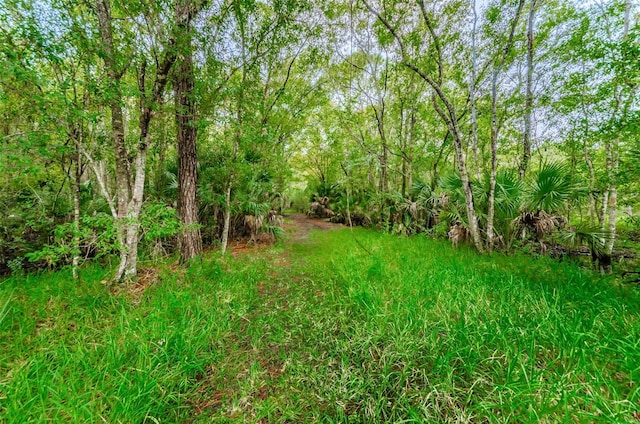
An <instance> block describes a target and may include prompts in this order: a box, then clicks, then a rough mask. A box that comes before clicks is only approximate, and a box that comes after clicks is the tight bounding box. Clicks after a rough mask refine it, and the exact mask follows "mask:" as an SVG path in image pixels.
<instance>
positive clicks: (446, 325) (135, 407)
mask: <svg viewBox="0 0 640 424" xmlns="http://www.w3.org/2000/svg"><path fill="white" fill-rule="evenodd" d="M354 237H357V239H358V242H356V241H355V239H354ZM361 246H362V247H361ZM365 249H366V250H365ZM105 275H106V274H105V271H103V270H100V269H98V268H89V269H85V270H83V274H82V277H83V278H82V281H81V282H79V283H76V282H73V280H72V279H71V278H70V275H69V274H68V273H64V272H60V273H55V274H43V275H41V276H28V277H24V278H12V279H10V280H8V281H5V282H4V283H2V284H1V285H0V317H2V320H0V348H1V349H0V355H1V356H0V376H2V377H0V421H3V422H22V421H28V420H32V421H53V422H67V421H73V422H100V421H106V422H118V421H120V422H154V421H155V420H157V421H159V422H185V421H186V422H203V423H204V422H258V421H260V420H261V419H263V420H266V421H264V422H285V421H287V420H289V421H290V422H291V421H293V422H312V421H321V422H347V421H349V422H400V421H402V422H478V421H490V422H514V421H520V422H563V421H567V422H587V421H594V422H600V421H607V422H633V421H634V420H637V419H638V418H639V417H640V406H639V402H640V394H639V389H638V381H640V341H639V340H640V319H639V318H640V295H639V293H638V291H637V290H634V289H629V288H621V287H617V286H615V285H613V284H612V283H611V282H609V281H607V280H606V279H601V278H600V277H597V276H595V275H594V274H592V273H591V272H590V271H588V270H583V269H579V268H577V267H574V266H572V265H570V264H565V263H557V262H553V261H550V260H546V259H540V260H534V259H531V258H529V257H524V256H522V257H521V256H511V257H505V256H499V255H495V256H493V257H487V256H478V255H476V254H474V253H473V252H471V251H467V250H465V249H460V250H452V249H451V248H450V247H449V246H448V244H446V243H443V242H438V241H433V240H428V239H424V238H420V237H415V238H398V237H393V236H387V235H382V234H377V233H374V232H369V231H364V230H358V231H355V232H354V235H352V234H351V233H350V232H349V231H337V232H336V231H334V232H326V233H318V232H313V233H312V234H311V236H310V238H309V240H308V242H306V243H304V244H296V245H293V246H290V247H282V246H278V247H273V248H271V249H268V250H264V251H261V252H260V253H257V256H256V255H253V256H251V255H245V256H240V257H238V258H236V259H233V258H229V257H226V258H224V259H220V258H218V257H212V258H207V259H205V260H203V261H202V262H200V263H197V264H195V265H193V266H192V267H191V268H190V269H189V270H187V271H186V272H185V271H172V269H171V268H169V267H166V268H163V269H161V270H160V271H159V277H158V280H157V281H155V282H154V283H153V284H151V285H150V286H149V287H148V288H146V290H145V291H144V292H143V293H142V295H141V297H139V298H137V299H134V298H133V297H132V296H131V295H130V294H129V293H128V292H127V291H126V290H120V291H114V290H112V289H111V288H110V287H109V286H107V285H105V284H103V283H102V282H101V281H102V280H103V279H104V276H105ZM5 305H6V306H5Z"/></svg>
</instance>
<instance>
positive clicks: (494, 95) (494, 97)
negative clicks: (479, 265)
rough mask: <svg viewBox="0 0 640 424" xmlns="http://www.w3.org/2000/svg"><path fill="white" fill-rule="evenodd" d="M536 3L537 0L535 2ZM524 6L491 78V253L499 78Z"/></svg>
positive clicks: (519, 10)
mask: <svg viewBox="0 0 640 424" xmlns="http://www.w3.org/2000/svg"><path fill="white" fill-rule="evenodd" d="M534 1H535V0H534ZM523 5H524V0H520V2H519V4H518V9H517V10H516V15H515V17H514V18H513V21H512V22H511V32H510V33H509V38H508V40H507V44H506V45H505V47H504V50H503V52H502V55H501V56H500V57H499V58H498V59H497V63H496V65H495V67H494V70H493V76H492V78H491V176H490V179H489V210H488V213H487V248H488V249H489V251H491V250H492V249H493V244H494V218H495V199H496V176H497V173H498V132H499V128H498V111H497V102H498V76H499V75H500V72H502V68H503V67H504V64H505V62H506V60H507V56H508V54H509V51H510V50H511V46H512V45H513V40H514V35H515V31H516V27H517V26H518V21H519V20H520V13H521V11H522V7H523Z"/></svg>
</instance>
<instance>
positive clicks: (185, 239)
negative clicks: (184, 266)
mask: <svg viewBox="0 0 640 424" xmlns="http://www.w3.org/2000/svg"><path fill="white" fill-rule="evenodd" d="M195 11H196V8H195V6H194V4H193V2H192V1H191V0H180V1H178V3H177V5H176V28H177V31H179V32H178V34H177V46H176V47H177V49H178V50H179V51H180V56H181V58H180V59H181V60H179V61H178V64H177V66H176V69H175V71H174V86H175V92H176V95H175V97H176V127H177V132H178V214H179V216H180V222H181V223H182V230H181V232H180V235H179V248H180V261H181V262H182V263H185V262H187V261H188V260H190V259H192V258H194V257H196V256H197V255H199V254H200V253H201V252H202V236H201V235H200V228H199V225H198V202H197V198H196V195H197V186H198V153H197V146H196V135H197V122H196V108H195V101H194V98H193V97H194V95H195V93H194V85H195V75H194V70H193V53H192V49H193V46H192V40H191V39H192V35H191V32H192V27H191V20H192V17H193V15H194V14H195Z"/></svg>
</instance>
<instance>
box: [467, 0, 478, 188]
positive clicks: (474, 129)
mask: <svg viewBox="0 0 640 424" xmlns="http://www.w3.org/2000/svg"><path fill="white" fill-rule="evenodd" d="M477 24H478V12H477V10H476V1H475V0H473V31H472V33H471V76H470V78H469V101H470V103H471V150H472V151H473V162H474V165H475V169H476V178H477V179H478V180H480V158H479V156H478V114H477V111H476V73H477V57H476V56H477V54H476V53H477V52H476V26H477Z"/></svg>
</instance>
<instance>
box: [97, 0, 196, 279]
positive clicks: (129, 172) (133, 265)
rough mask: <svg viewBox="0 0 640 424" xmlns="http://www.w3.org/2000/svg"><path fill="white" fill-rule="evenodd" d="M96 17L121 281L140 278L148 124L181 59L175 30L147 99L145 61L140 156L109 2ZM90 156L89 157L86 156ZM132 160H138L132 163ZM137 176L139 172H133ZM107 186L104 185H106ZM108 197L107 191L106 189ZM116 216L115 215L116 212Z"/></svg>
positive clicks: (102, 2) (100, 1) (103, 1)
mask: <svg viewBox="0 0 640 424" xmlns="http://www.w3.org/2000/svg"><path fill="white" fill-rule="evenodd" d="M95 10H96V14H97V18H98V27H99V32H100V39H101V44H102V49H103V60H104V63H105V68H106V72H107V77H108V79H109V82H110V85H111V88H110V89H111V92H110V93H109V94H110V95H109V97H108V103H109V107H110V109H111V126H112V137H113V142H114V148H115V162H116V186H117V187H116V203H117V206H116V208H115V212H116V213H115V216H114V218H115V221H116V228H117V241H118V244H119V249H120V263H119V265H118V269H117V271H116V274H115V276H114V281H116V282H122V281H126V280H131V279H134V278H135V277H136V274H137V265H138V242H139V230H140V221H139V218H140V212H141V210H142V203H143V200H144V186H145V178H146V166H147V153H148V150H149V142H148V135H149V126H150V123H151V119H152V118H153V112H154V110H155V108H156V107H157V105H158V104H159V103H160V101H161V99H162V95H163V93H164V89H165V87H166V84H167V80H168V76H169V72H170V70H171V68H172V66H173V64H174V62H175V61H176V55H177V50H176V46H175V44H176V31H174V32H173V33H172V36H171V38H170V39H169V41H168V44H167V46H166V47H165V50H164V52H163V57H162V58H161V59H160V60H157V69H156V73H155V80H154V82H153V86H152V88H151V90H150V91H151V93H150V94H151V96H150V98H148V96H147V89H146V85H145V77H146V63H144V62H143V64H142V66H141V68H140V73H139V78H138V88H139V91H140V105H139V106H140V120H139V125H138V127H139V137H138V144H137V146H136V150H135V152H131V154H130V153H129V152H128V151H127V148H126V145H125V143H124V134H125V128H124V120H123V112H122V105H123V104H124V102H123V101H122V93H121V89H120V83H121V79H122V76H123V75H124V72H125V71H126V67H121V66H119V65H118V63H117V60H116V56H115V51H116V49H115V46H114V42H113V19H112V16H111V5H110V3H109V0H96V7H95ZM190 16H191V14H190V13H188V14H186V15H180V16H179V17H178V19H177V21H178V22H177V23H176V30H177V32H178V33H179V29H180V28H181V27H184V25H185V24H186V22H187V21H188V19H189V17H190ZM85 155H88V154H87V153H86V152H85ZM130 157H134V159H133V163H131V159H130ZM133 172H135V174H133ZM105 183H106V182H105V181H103V184H102V186H105V187H106V184H105ZM103 188H104V187H103ZM102 191H103V194H106V193H107V190H106V189H103V190H102ZM112 213H113V211H112Z"/></svg>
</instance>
